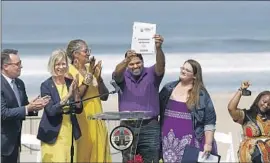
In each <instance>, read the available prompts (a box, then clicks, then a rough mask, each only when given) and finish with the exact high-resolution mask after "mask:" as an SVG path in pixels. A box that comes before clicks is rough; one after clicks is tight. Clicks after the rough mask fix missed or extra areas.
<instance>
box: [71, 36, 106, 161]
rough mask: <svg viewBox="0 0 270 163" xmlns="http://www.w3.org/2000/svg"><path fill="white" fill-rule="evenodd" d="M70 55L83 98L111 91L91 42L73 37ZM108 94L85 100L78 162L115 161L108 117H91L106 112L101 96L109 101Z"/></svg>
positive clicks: (72, 72)
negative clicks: (93, 52) (96, 60)
mask: <svg viewBox="0 0 270 163" xmlns="http://www.w3.org/2000/svg"><path fill="white" fill-rule="evenodd" d="M66 52H67V55H68V57H69V59H70V62H71V64H70V65H69V75H71V76H72V77H73V78H74V77H75V75H76V74H77V73H78V74H79V82H78V83H79V90H80V95H81V97H82V99H86V98H89V97H93V96H96V95H99V94H104V93H108V89H107V88H106V86H105V84H104V83H103V80H102V78H101V62H100V61H99V62H98V63H97V64H96V65H95V59H94V58H92V59H91V61H90V58H89V57H90V53H91V51H90V50H89V48H88V46H87V44H86V42H85V41H83V40H79V39H78V40H72V41H70V42H69V44H68V46H67V50H66ZM107 99H108V95H107V96H103V97H101V98H95V99H91V100H86V101H85V102H83V106H84V109H83V112H82V113H81V114H80V115H77V118H78V122H79V125H80V128H81V131H82V136H81V138H80V139H79V140H78V146H77V149H78V150H79V152H78V155H77V160H78V162H111V154H110V145H109V137H108V133H107V129H106V124H105V123H104V121H98V120H89V119H88V116H91V115H95V114H97V113H101V112H102V105H101V100H103V101H106V100H107Z"/></svg>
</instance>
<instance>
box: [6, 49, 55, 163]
mask: <svg viewBox="0 0 270 163" xmlns="http://www.w3.org/2000/svg"><path fill="white" fill-rule="evenodd" d="M17 53H18V51H17V50H13V49H4V50H3V51H2V52H1V162H2V163H16V162H19V160H18V157H19V151H20V138H21V129H22V120H24V119H25V116H37V111H39V110H41V109H43V108H44V106H45V105H46V104H47V103H48V102H49V100H50V97H37V98H36V99H34V100H33V101H31V102H28V97H27V95H26V91H25V86H24V82H23V81H22V80H21V79H19V78H18V77H19V76H20V74H21V69H22V65H21V60H20V57H19V56H18V54H17Z"/></svg>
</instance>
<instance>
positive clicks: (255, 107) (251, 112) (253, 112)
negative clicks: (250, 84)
mask: <svg viewBox="0 0 270 163" xmlns="http://www.w3.org/2000/svg"><path fill="white" fill-rule="evenodd" d="M264 95H269V96H270V91H263V92H261V93H260V94H259V95H258V96H257V97H256V99H255V100H254V102H253V103H252V105H251V106H250V109H249V110H247V114H249V115H250V116H251V117H252V118H253V119H256V116H257V114H258V113H259V111H260V110H259V109H260V108H259V106H258V103H259V101H260V99H261V98H262V97H263V96H264ZM267 116H270V112H268V113H267Z"/></svg>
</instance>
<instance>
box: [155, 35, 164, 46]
mask: <svg viewBox="0 0 270 163" xmlns="http://www.w3.org/2000/svg"><path fill="white" fill-rule="evenodd" d="M154 39H155V44H156V48H161V45H162V43H163V41H164V38H163V37H162V36H161V35H159V34H155V36H154Z"/></svg>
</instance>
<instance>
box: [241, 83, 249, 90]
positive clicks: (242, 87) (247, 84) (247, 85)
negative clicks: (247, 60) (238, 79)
mask: <svg viewBox="0 0 270 163" xmlns="http://www.w3.org/2000/svg"><path fill="white" fill-rule="evenodd" d="M250 85H251V83H250V82H249V81H243V82H242V84H241V89H247V88H248V87H249V86H250Z"/></svg>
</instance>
